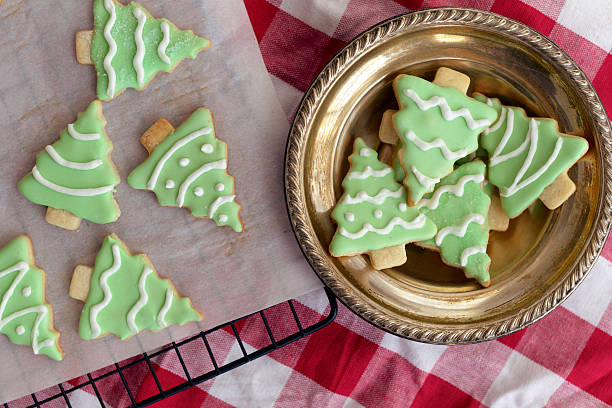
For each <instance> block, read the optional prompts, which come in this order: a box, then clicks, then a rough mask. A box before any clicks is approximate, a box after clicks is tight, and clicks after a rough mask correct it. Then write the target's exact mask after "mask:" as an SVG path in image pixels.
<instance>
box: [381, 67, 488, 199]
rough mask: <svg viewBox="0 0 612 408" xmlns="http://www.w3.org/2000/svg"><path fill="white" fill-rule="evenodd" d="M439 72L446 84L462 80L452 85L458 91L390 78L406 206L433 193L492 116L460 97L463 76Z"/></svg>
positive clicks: (408, 77)
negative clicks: (393, 92)
mask: <svg viewBox="0 0 612 408" xmlns="http://www.w3.org/2000/svg"><path fill="white" fill-rule="evenodd" d="M438 74H439V76H441V77H446V79H445V80H444V79H440V78H438V79H437V80H436V81H435V82H437V83H443V84H448V85H450V84H455V82H456V81H454V78H459V79H461V84H457V85H456V86H457V87H460V88H461V90H458V89H455V88H451V87H447V86H438V85H436V84H435V83H431V82H429V81H426V80H424V79H422V78H419V77H415V76H411V75H400V76H398V77H397V78H396V79H395V81H394V82H393V87H394V90H395V94H396V97H397V100H398V102H399V105H400V110H399V112H398V113H396V114H395V115H394V116H393V123H394V126H395V129H396V131H397V134H398V135H399V137H400V149H399V152H398V158H399V161H400V164H401V166H402V167H403V169H404V171H405V178H404V185H405V186H406V187H407V188H408V192H409V196H408V202H409V203H410V204H411V205H413V204H414V203H416V202H418V201H419V200H420V199H421V197H423V195H424V194H425V193H427V192H430V191H433V189H434V186H435V185H436V183H438V182H439V181H440V178H442V177H444V176H446V175H447V174H449V173H450V172H451V171H452V170H453V164H454V163H455V161H457V160H458V159H460V158H462V157H465V156H467V155H469V154H470V153H472V152H474V151H475V150H476V149H477V148H478V135H479V134H480V132H482V130H484V129H485V128H487V127H488V126H490V125H491V123H493V120H495V118H496V112H495V109H493V108H491V107H490V106H487V104H485V103H482V102H479V101H476V100H475V99H472V98H469V97H467V96H466V95H465V90H466V89H467V85H466V78H467V77H466V76H465V75H463V74H461V73H457V72H456V71H452V70H449V69H442V68H440V70H438ZM467 84H469V78H467Z"/></svg>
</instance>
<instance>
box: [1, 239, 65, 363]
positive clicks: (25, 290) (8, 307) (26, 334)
mask: <svg viewBox="0 0 612 408" xmlns="http://www.w3.org/2000/svg"><path fill="white" fill-rule="evenodd" d="M0 294H2V302H1V304H2V305H0V332H1V333H4V334H6V335H7V336H8V338H9V340H10V341H11V342H13V343H15V344H20V345H27V346H32V348H33V350H34V354H46V355H47V356H49V357H51V358H52V359H54V360H58V361H61V360H63V358H64V356H63V353H62V351H61V350H60V347H59V333H58V332H56V331H55V330H54V329H53V326H52V324H53V323H52V322H53V316H52V313H53V311H52V309H51V306H50V305H49V304H48V303H47V302H46V301H45V273H44V272H43V271H42V270H40V269H38V268H37V267H36V266H35V265H34V255H33V253H32V246H31V243H30V239H29V238H28V237H26V236H24V235H21V236H18V237H17V238H15V239H13V240H12V241H11V242H10V243H9V244H8V245H7V246H6V247H4V248H2V249H1V250H0Z"/></svg>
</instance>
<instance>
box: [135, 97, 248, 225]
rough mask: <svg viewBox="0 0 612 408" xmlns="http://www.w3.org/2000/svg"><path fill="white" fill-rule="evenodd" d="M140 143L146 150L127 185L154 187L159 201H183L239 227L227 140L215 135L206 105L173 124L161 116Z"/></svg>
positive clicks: (204, 214) (195, 210)
mask: <svg viewBox="0 0 612 408" xmlns="http://www.w3.org/2000/svg"><path fill="white" fill-rule="evenodd" d="M141 143H142V144H143V146H145V148H146V149H147V150H148V151H149V153H150V155H149V157H148V158H147V159H146V160H145V161H144V162H143V163H142V164H141V165H140V166H138V167H137V168H136V169H135V170H134V171H132V173H131V174H130V175H129V177H128V184H129V185H130V186H132V187H133V188H135V189H139V190H150V191H153V192H154V193H155V195H156V196H157V200H158V201H159V203H160V204H161V205H163V206H169V207H186V208H188V209H189V211H191V214H192V215H194V216H196V217H208V218H211V219H213V220H214V221H215V223H216V224H217V225H220V226H223V225H227V226H229V227H231V228H232V229H233V230H234V231H236V232H240V231H242V230H243V226H242V222H241V221H240V214H239V213H240V205H239V204H238V203H236V200H235V198H236V193H235V188H234V178H233V177H232V176H230V175H229V174H227V146H226V144H225V143H224V142H222V141H220V140H219V139H217V138H216V137H215V129H214V125H213V117H212V113H211V112H210V111H209V110H208V109H204V108H200V109H198V110H196V111H195V112H194V113H193V114H192V115H191V116H190V117H189V119H187V120H186V121H185V122H184V123H183V124H182V125H181V126H179V128H178V129H176V130H175V129H174V128H173V127H172V125H171V124H170V123H169V122H168V121H167V120H165V119H160V120H159V121H157V122H156V123H155V124H154V125H153V126H151V128H149V130H148V131H147V132H145V133H144V134H143V136H142V138H141Z"/></svg>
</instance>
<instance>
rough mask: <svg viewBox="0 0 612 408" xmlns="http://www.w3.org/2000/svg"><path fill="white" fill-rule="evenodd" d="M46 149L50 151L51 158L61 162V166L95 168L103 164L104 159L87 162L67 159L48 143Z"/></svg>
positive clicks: (82, 168)
mask: <svg viewBox="0 0 612 408" xmlns="http://www.w3.org/2000/svg"><path fill="white" fill-rule="evenodd" d="M45 150H46V151H47V153H49V156H51V158H52V159H53V160H54V161H55V162H56V163H57V164H59V165H60V166H64V167H68V168H70V169H75V170H93V169H95V168H97V167H100V166H101V165H102V160H92V161H89V162H85V163H78V162H73V161H70V160H66V159H64V158H63V157H62V156H60V154H59V153H58V152H57V151H56V150H55V148H54V147H53V146H51V145H48V146H47V147H45Z"/></svg>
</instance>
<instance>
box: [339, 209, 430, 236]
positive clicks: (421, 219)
mask: <svg viewBox="0 0 612 408" xmlns="http://www.w3.org/2000/svg"><path fill="white" fill-rule="evenodd" d="M426 220H427V219H426V218H425V215H423V214H419V215H418V216H417V217H416V218H415V219H413V220H412V221H410V222H407V221H404V220H403V219H401V218H400V217H394V218H393V219H392V220H391V221H389V223H388V224H387V225H386V226H385V227H384V228H375V227H373V226H372V225H371V224H365V225H364V226H363V228H362V229H361V230H359V231H357V232H355V233H352V232H348V231H347V230H346V229H344V228H340V230H339V232H340V235H343V236H345V237H347V238H349V239H359V238H361V237H363V236H364V235H365V234H367V233H368V232H374V233H376V234H379V235H386V234H388V233H390V232H391V231H392V230H393V228H394V227H395V226H396V225H399V226H400V227H402V228H404V229H406V230H412V229H418V228H422V227H423V226H424V225H425V221H426Z"/></svg>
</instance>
